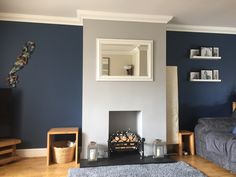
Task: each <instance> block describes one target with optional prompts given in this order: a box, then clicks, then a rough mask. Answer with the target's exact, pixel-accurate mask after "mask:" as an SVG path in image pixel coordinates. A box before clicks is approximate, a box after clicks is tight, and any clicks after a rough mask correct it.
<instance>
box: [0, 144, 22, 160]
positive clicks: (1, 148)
mask: <svg viewBox="0 0 236 177" xmlns="http://www.w3.org/2000/svg"><path fill="white" fill-rule="evenodd" d="M20 143H21V140H20V139H0V156H1V157H0V165H3V164H7V163H10V162H13V161H16V160H19V159H20V157H19V156H17V155H16V145H17V144H20Z"/></svg>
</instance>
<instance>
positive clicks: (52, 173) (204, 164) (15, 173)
mask: <svg viewBox="0 0 236 177" xmlns="http://www.w3.org/2000/svg"><path fill="white" fill-rule="evenodd" d="M173 158H175V159H177V160H182V161H185V162H187V163H188V164H190V165H191V166H193V167H194V168H197V169H199V170H200V171H202V172H203V173H204V174H206V175H207V176H209V177H236V174H232V173H230V172H229V171H227V170H225V169H223V168H220V167H219V166H217V165H215V164H213V163H211V162H209V161H207V160H205V159H203V158H201V157H199V156H183V157H179V156H176V157H173ZM73 167H79V164H78V165H76V164H75V163H74V162H71V163H67V164H53V165H50V166H47V165H46V157H45V158H42V157H38V158H25V159H22V160H20V161H18V162H14V163H11V164H7V165H4V166H1V167H0V176H1V177H66V176H67V174H68V169H69V168H73Z"/></svg>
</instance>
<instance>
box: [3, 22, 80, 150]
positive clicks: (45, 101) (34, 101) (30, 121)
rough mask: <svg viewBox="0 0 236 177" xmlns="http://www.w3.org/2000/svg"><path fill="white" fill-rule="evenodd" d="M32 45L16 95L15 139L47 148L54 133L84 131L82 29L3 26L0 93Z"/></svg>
mask: <svg viewBox="0 0 236 177" xmlns="http://www.w3.org/2000/svg"><path fill="white" fill-rule="evenodd" d="M27 40H32V41H35V42H36V49H35V52H34V53H33V55H32V57H31V58H30V60H29V63H28V65H26V66H25V68H23V70H21V71H20V72H19V76H20V79H19V80H20V83H19V84H18V86H17V88H16V89H13V93H14V103H15V104H14V108H13V109H14V110H13V111H14V123H15V127H14V136H15V137H18V138H21V139H22V141H23V144H22V147H23V148H33V147H37V148H38V147H45V146H46V133H47V131H48V129H50V128H52V127H61V126H76V127H81V126H82V43H83V41H82V40H83V29H82V27H81V26H65V25H48V24H33V23H17V22H0V51H1V52H0V87H1V88H3V87H7V86H6V79H5V78H6V76H7V74H8V72H9V70H10V68H11V66H12V65H13V63H14V61H15V59H16V57H17V55H19V54H20V52H21V49H22V47H23V45H24V43H25V42H26V41H27Z"/></svg>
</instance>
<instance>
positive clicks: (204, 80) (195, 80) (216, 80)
mask: <svg viewBox="0 0 236 177" xmlns="http://www.w3.org/2000/svg"><path fill="white" fill-rule="evenodd" d="M190 82H221V79H214V80H213V79H192V80H190Z"/></svg>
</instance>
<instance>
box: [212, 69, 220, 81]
mask: <svg viewBox="0 0 236 177" xmlns="http://www.w3.org/2000/svg"><path fill="white" fill-rule="evenodd" d="M212 72H213V80H219V70H213V71H212Z"/></svg>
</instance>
